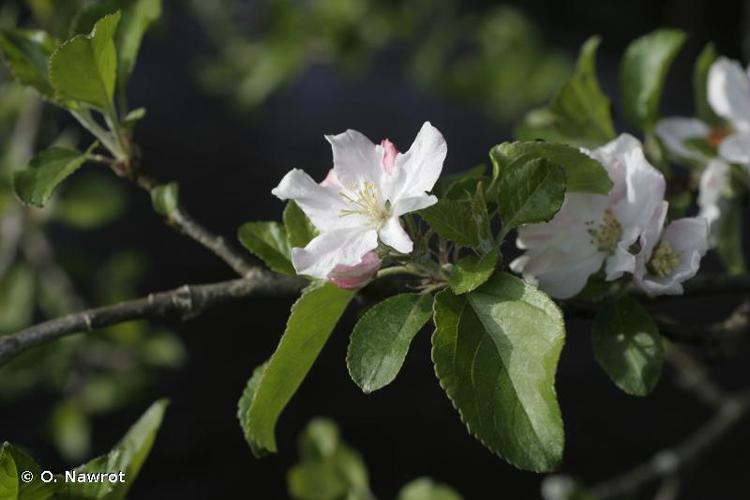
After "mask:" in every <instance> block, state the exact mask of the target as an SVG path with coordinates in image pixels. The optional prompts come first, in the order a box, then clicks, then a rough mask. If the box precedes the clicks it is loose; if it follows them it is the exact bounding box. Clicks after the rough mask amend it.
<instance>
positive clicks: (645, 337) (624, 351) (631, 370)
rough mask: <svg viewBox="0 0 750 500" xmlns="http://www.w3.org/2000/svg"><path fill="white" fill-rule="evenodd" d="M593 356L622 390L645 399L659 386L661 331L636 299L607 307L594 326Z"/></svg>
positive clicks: (661, 353)
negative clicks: (657, 383)
mask: <svg viewBox="0 0 750 500" xmlns="http://www.w3.org/2000/svg"><path fill="white" fill-rule="evenodd" d="M592 340H593V343H594V357H595V358H596V361H597V362H598V363H599V366H601V367H602V369H603V370H604V371H605V372H606V373H607V375H609V378H611V379H612V382H614V383H615V385H617V387H619V388H620V389H622V390H623V391H625V392H626V393H628V394H631V395H633V396H645V395H647V394H648V393H650V392H651V391H652V390H653V389H654V387H655V386H656V382H658V380H659V376H660V375H661V368H662V364H663V362H664V348H663V346H662V342H661V337H660V336H659V331H658V329H657V327H656V324H655V323H654V320H653V319H651V315H649V313H648V311H646V310H645V309H644V308H643V307H642V306H641V305H640V304H639V303H638V302H637V301H636V300H635V299H632V298H630V297H625V298H622V299H620V300H618V301H617V302H614V303H609V304H606V305H605V306H603V307H602V309H600V310H599V312H598V313H597V315H596V317H595V318H594V323H593V325H592Z"/></svg>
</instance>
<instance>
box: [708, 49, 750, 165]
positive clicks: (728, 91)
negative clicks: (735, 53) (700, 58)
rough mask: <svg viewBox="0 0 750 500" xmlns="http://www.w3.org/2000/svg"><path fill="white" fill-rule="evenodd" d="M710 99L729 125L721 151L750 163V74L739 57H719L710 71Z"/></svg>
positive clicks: (721, 144)
mask: <svg viewBox="0 0 750 500" xmlns="http://www.w3.org/2000/svg"><path fill="white" fill-rule="evenodd" d="M708 102H709V104H710V105H711V107H712V108H713V110H714V112H715V113H716V114H717V115H719V116H720V117H722V118H724V119H725V120H726V121H727V122H728V124H729V127H728V128H727V129H726V134H725V135H726V137H725V138H723V140H721V142H720V143H719V144H718V147H719V155H720V156H721V157H722V158H724V159H726V160H727V161H729V162H731V163H740V164H742V165H745V166H750V77H748V73H747V72H746V71H745V70H743V69H742V67H741V66H740V65H739V63H737V62H736V61H732V60H730V59H727V58H725V57H720V58H719V59H717V60H716V62H714V63H713V65H712V66H711V69H710V70H709V72H708Z"/></svg>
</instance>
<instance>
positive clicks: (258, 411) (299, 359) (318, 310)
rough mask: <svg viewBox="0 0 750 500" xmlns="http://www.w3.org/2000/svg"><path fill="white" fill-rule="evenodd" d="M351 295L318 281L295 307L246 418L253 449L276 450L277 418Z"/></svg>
mask: <svg viewBox="0 0 750 500" xmlns="http://www.w3.org/2000/svg"><path fill="white" fill-rule="evenodd" d="M352 297H354V293H353V292H352V291H350V290H343V289H341V288H337V287H335V286H334V285H332V284H330V283H326V284H317V283H316V284H313V285H312V286H310V287H308V288H307V289H306V290H305V291H304V292H303V293H302V296H301V297H300V298H299V300H297V302H296V303H295V304H294V305H293V306H292V312H291V315H290V316H289V321H288V322H287V325H286V330H285V331H284V335H283V336H282V337H281V342H279V345H278V347H277V348H276V351H275V352H274V353H273V355H272V356H271V359H270V360H269V361H268V366H267V368H266V370H265V372H264V373H263V376H262V377H261V378H260V382H259V383H258V386H257V388H256V391H255V397H254V398H252V399H253V400H252V403H251V405H250V408H249V409H248V411H247V415H246V416H245V417H244V420H245V421H246V424H247V434H246V436H247V438H248V440H249V441H251V442H253V443H254V446H253V449H254V450H260V451H263V452H275V451H276V437H275V435H274V428H275V427H276V420H277V419H278V418H279V415H280V414H281V412H282V410H283V409H284V407H285V406H286V405H287V403H288V402H289V400H290V399H291V398H292V396H293V395H294V393H295V392H296V391H297V389H298V388H299V386H300V384H302V381H303V380H304V378H305V376H306V375H307V372H309V371H310V368H311V367H312V365H313V363H314V362H315V360H316V359H317V357H318V354H320V351H321V349H323V346H324V345H325V343H326V341H327V340H328V337H329V336H330V335H331V332H333V329H334V327H335V326H336V323H337V322H338V320H339V318H340V317H341V315H342V314H343V313H344V310H345V309H346V306H347V305H348V304H349V302H350V301H351V300H352ZM256 455H257V453H256Z"/></svg>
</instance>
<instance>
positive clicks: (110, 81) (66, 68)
mask: <svg viewBox="0 0 750 500" xmlns="http://www.w3.org/2000/svg"><path fill="white" fill-rule="evenodd" d="M119 21H120V14H119V13H115V14H110V15H108V16H105V17H103V18H102V19H100V20H99V21H97V23H96V25H94V29H93V30H92V31H91V33H90V34H89V35H76V36H75V37H73V38H71V39H70V40H68V41H66V42H64V43H63V44H62V45H60V47H59V48H58V49H57V50H56V51H55V52H54V53H53V54H52V57H51V58H50V80H51V81H52V86H53V87H54V88H55V92H56V95H57V96H58V98H60V99H62V100H72V101H82V102H85V103H87V104H89V105H91V106H94V107H96V108H98V109H100V110H101V111H103V112H105V113H108V114H112V113H111V112H112V95H113V94H114V91H115V79H116V75H117V52H116V50H115V43H114V35H115V30H116V29H117V24H118V22H119Z"/></svg>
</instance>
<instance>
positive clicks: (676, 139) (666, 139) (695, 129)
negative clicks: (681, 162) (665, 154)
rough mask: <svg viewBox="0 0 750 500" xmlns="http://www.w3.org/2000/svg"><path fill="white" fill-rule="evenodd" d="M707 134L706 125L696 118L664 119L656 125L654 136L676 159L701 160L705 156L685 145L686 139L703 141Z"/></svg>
mask: <svg viewBox="0 0 750 500" xmlns="http://www.w3.org/2000/svg"><path fill="white" fill-rule="evenodd" d="M708 134H709V128H708V125H706V124H705V123H703V122H702V121H700V120H698V119H696V118H683V117H674V118H666V119H664V120H661V121H660V122H659V123H657V124H656V135H657V136H659V139H661V141H662V142H663V143H664V146H665V147H666V148H667V151H669V153H670V154H672V155H673V156H676V157H678V158H687V159H696V160H703V159H704V158H705V156H704V155H703V154H702V153H701V152H700V151H697V150H695V149H692V148H690V147H688V146H686V145H685V141H687V140H688V139H696V138H697V139H705V138H706V137H707V136H708Z"/></svg>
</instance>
